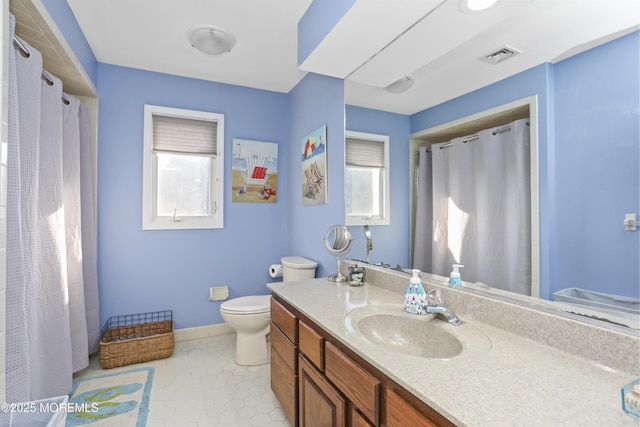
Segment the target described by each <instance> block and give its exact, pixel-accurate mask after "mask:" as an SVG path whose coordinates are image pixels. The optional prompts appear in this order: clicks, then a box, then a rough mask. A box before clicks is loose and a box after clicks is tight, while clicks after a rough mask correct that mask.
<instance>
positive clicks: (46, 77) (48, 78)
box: [13, 35, 69, 105]
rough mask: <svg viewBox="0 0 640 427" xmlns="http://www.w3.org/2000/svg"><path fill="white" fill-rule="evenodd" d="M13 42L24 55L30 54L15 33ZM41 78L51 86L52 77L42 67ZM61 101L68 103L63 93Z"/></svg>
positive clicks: (28, 55)
mask: <svg viewBox="0 0 640 427" xmlns="http://www.w3.org/2000/svg"><path fill="white" fill-rule="evenodd" d="M13 44H14V45H15V46H16V47H17V48H18V49H20V50H21V51H22V53H23V54H24V56H25V57H27V58H28V57H30V56H31V52H29V49H27V47H26V46H25V45H24V44H23V43H22V40H20V38H18V37H17V36H15V35H14V36H13ZM42 79H43V80H44V81H45V82H47V84H48V85H49V86H53V78H52V77H51V75H50V74H49V73H48V72H47V70H45V69H44V68H43V69H42ZM62 102H64V104H65V105H69V99H68V98H67V97H66V96H65V94H64V93H63V94H62Z"/></svg>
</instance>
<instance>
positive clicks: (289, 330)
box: [271, 297, 298, 345]
mask: <svg viewBox="0 0 640 427" xmlns="http://www.w3.org/2000/svg"><path fill="white" fill-rule="evenodd" d="M271 321H272V322H273V323H275V324H276V326H277V327H278V328H280V330H281V331H282V333H283V334H285V335H286V337H287V338H289V341H291V342H292V343H293V344H294V345H297V344H298V318H297V317H296V316H295V315H294V314H293V313H291V312H290V311H289V310H287V309H286V308H284V306H282V304H280V303H279V302H278V301H276V300H275V299H273V297H271Z"/></svg>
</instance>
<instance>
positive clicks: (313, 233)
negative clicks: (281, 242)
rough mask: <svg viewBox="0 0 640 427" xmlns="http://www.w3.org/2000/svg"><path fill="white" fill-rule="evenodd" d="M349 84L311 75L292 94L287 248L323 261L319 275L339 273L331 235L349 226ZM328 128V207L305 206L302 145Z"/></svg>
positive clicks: (290, 99)
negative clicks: (346, 109) (339, 227)
mask: <svg viewBox="0 0 640 427" xmlns="http://www.w3.org/2000/svg"><path fill="white" fill-rule="evenodd" d="M344 114H345V113H344V82H343V81H342V80H340V79H336V78H333V77H326V76H321V75H318V74H313V73H309V74H307V76H306V77H305V78H304V79H303V80H302V81H301V82H300V83H298V85H297V86H296V87H295V88H294V89H293V90H292V91H291V92H289V123H290V127H289V163H288V168H289V172H290V176H291V179H290V180H289V181H288V183H287V187H286V189H287V191H288V193H289V204H288V216H289V221H288V224H287V228H288V239H287V249H288V251H289V254H290V255H301V256H304V257H306V258H309V259H312V260H314V261H317V262H318V263H319V266H318V271H317V276H319V277H320V276H329V275H331V274H334V273H335V272H336V261H335V258H334V257H333V256H332V255H330V254H329V252H328V251H327V249H326V248H325V246H324V240H322V238H323V237H324V235H325V233H326V231H327V230H328V229H329V227H331V226H332V225H334V224H344V120H345V119H344ZM323 125H326V126H327V147H326V150H327V151H326V154H327V177H326V178H327V186H328V187H327V198H328V203H327V204H324V205H316V206H302V168H301V158H302V141H303V138H304V137H305V136H306V135H308V134H309V133H310V132H312V131H314V130H316V129H318V128H319V127H321V126H323Z"/></svg>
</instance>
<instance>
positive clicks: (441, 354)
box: [345, 304, 491, 359]
mask: <svg viewBox="0 0 640 427" xmlns="http://www.w3.org/2000/svg"><path fill="white" fill-rule="evenodd" d="M402 308H403V306H402V304H376V305H370V306H366V307H361V308H356V309H353V310H351V311H350V312H349V313H347V316H346V317H345V322H346V325H347V328H348V329H349V330H350V331H351V332H352V333H353V334H355V335H358V336H360V337H362V338H364V339H366V340H367V341H370V342H371V343H373V344H375V345H376V346H381V347H384V348H386V349H388V350H391V351H394V352H398V353H402V354H406V355H409V356H417V357H425V358H431V359H450V358H452V357H456V356H458V355H459V354H461V353H463V352H465V351H467V350H473V351H483V352H488V351H489V350H490V349H491V342H490V341H489V338H488V337H487V336H486V335H485V334H484V333H482V332H481V331H480V330H479V329H478V328H476V327H475V326H473V325H471V324H469V323H462V324H461V325H459V326H453V325H451V324H449V323H447V322H445V321H442V320H439V319H435V318H433V317H432V316H428V315H415V314H408V313H405V312H404V311H403V309H402Z"/></svg>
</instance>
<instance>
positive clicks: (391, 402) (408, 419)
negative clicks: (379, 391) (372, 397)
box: [385, 390, 436, 427]
mask: <svg viewBox="0 0 640 427" xmlns="http://www.w3.org/2000/svg"><path fill="white" fill-rule="evenodd" d="M385 394H386V400H387V402H386V405H385V407H386V409H387V414H386V420H387V427H407V426H411V427H436V424H434V423H432V422H431V421H429V420H428V419H427V418H426V417H425V416H424V414H422V413H421V412H420V411H418V410H417V409H416V408H414V407H413V406H411V405H410V404H409V403H407V401H406V400H404V399H403V398H402V397H400V396H398V395H397V394H396V393H395V392H393V391H392V390H386V393H385Z"/></svg>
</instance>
